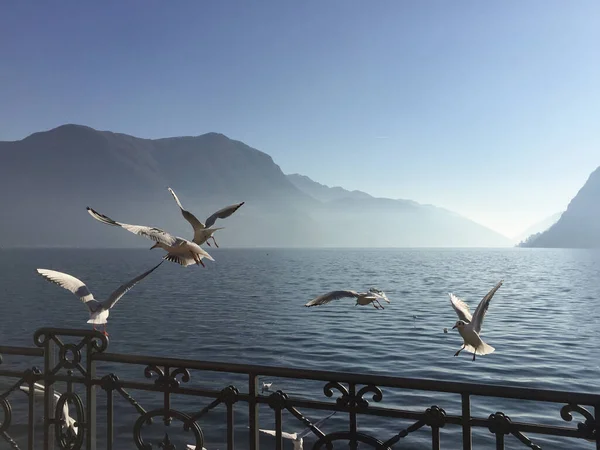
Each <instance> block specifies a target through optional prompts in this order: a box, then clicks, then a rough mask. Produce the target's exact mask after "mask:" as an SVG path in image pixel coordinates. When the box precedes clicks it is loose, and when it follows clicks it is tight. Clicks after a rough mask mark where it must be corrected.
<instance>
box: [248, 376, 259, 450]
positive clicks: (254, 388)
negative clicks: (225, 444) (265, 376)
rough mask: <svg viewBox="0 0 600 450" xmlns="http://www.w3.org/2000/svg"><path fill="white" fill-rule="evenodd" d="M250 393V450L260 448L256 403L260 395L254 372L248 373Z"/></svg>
mask: <svg viewBox="0 0 600 450" xmlns="http://www.w3.org/2000/svg"><path fill="white" fill-rule="evenodd" d="M248 393H249V394H250V399H249V400H248V409H249V411H248V422H249V423H248V425H249V426H250V436H249V440H250V442H249V444H250V445H249V448H250V450H258V448H259V447H258V444H259V442H258V439H259V437H258V404H257V403H256V397H257V395H258V377H257V376H256V375H255V374H253V373H251V374H249V375H248Z"/></svg>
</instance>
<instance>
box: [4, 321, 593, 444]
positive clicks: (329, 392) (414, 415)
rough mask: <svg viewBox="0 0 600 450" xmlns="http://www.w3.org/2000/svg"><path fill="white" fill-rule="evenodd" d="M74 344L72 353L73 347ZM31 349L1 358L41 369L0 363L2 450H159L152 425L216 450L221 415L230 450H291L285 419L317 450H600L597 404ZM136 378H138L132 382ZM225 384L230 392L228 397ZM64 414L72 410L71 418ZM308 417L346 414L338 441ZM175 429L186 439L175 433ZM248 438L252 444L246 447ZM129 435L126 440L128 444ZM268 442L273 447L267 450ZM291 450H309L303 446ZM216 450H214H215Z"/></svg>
mask: <svg viewBox="0 0 600 450" xmlns="http://www.w3.org/2000/svg"><path fill="white" fill-rule="evenodd" d="M67 340H71V341H74V342H67ZM34 343H35V347H33V348H24V347H8V346H0V355H4V359H6V355H19V356H20V357H23V358H33V359H35V360H37V361H38V363H37V364H34V365H29V366H28V365H26V364H27V363H23V362H16V361H15V362H12V361H11V363H10V364H7V361H3V362H2V365H1V366H0V369H1V370H0V380H2V381H4V382H6V380H9V382H8V384H6V383H5V387H6V389H4V388H3V390H4V391H3V393H2V394H0V409H2V411H3V417H2V418H1V419H2V422H1V425H0V436H1V437H0V442H2V441H4V442H5V444H2V445H0V448H2V446H5V445H6V443H7V444H8V445H10V448H14V449H19V448H28V449H30V450H31V449H34V448H36V449H37V448H43V449H44V450H48V449H54V448H60V449H73V450H74V449H80V448H85V449H88V450H90V449H97V448H106V449H109V450H110V449H116V448H138V449H150V448H152V445H151V441H152V439H150V438H146V439H144V437H143V435H144V433H145V431H146V430H148V429H149V428H150V426H151V424H152V423H153V420H152V419H153V418H161V419H162V422H163V427H164V429H165V430H167V432H166V433H165V432H164V431H162V432H161V434H160V437H156V436H155V438H154V441H153V442H154V443H155V444H158V448H162V449H165V450H167V449H175V448H186V446H187V445H186V444H175V442H174V438H173V436H174V433H173V432H175V431H176V432H178V433H181V434H183V435H184V438H185V441H186V442H187V443H188V444H191V445H195V446H196V448H197V449H201V448H202V447H203V446H205V445H207V444H205V436H204V433H203V426H204V423H205V421H206V419H207V417H208V416H209V412H211V411H217V410H218V409H219V408H221V409H223V408H224V411H221V413H223V412H224V413H225V420H223V421H222V422H223V425H224V424H225V422H226V426H224V427H223V428H224V434H225V436H224V438H223V442H224V443H225V445H226V446H227V449H229V450H232V449H234V448H236V449H244V448H249V449H251V450H257V449H259V448H261V449H264V448H272V447H273V446H274V447H275V448H276V449H278V450H280V449H282V448H283V431H282V428H283V422H284V418H285V419H287V420H291V419H293V420H296V421H297V422H298V425H300V424H302V425H304V426H305V427H308V433H307V434H308V436H310V437H311V438H312V439H313V440H314V441H316V442H314V443H313V444H312V446H311V448H312V449H325V448H327V449H329V448H334V446H335V448H348V446H349V448H351V449H356V448H359V447H360V448H374V449H381V450H383V449H391V448H393V447H394V445H395V444H397V443H398V446H397V448H399V447H401V448H424V447H423V445H425V443H426V446H427V448H429V447H431V448H433V449H439V448H442V436H441V435H442V433H441V429H442V428H445V429H446V430H448V432H449V431H450V429H451V428H454V429H455V430H456V432H455V433H454V434H455V436H454V439H455V440H454V441H452V442H453V443H452V442H451V441H448V444H446V445H448V446H447V447H446V448H460V445H461V442H462V448H463V449H465V450H467V449H471V448H473V443H472V436H473V431H474V430H485V431H486V433H487V435H488V436H489V437H490V438H493V440H495V444H493V443H492V442H493V441H488V445H487V446H485V447H484V448H490V447H489V445H490V444H491V445H492V447H493V445H495V447H496V448H497V449H503V448H505V447H504V446H505V439H506V440H507V443H508V442H509V440H510V442H511V445H517V446H518V447H519V446H523V447H524V448H525V447H528V448H533V449H539V448H542V446H541V445H538V444H536V443H534V442H535V439H530V437H528V436H530V435H536V437H540V439H541V438H542V437H543V436H545V442H546V443H548V442H549V443H550V444H549V445H550V446H552V445H553V444H552V439H563V438H560V437H564V438H567V439H568V440H569V443H568V444H565V445H558V444H557V445H556V446H555V448H565V449H566V448H569V449H578V448H594V447H595V448H596V449H600V437H599V436H598V428H599V422H600V416H599V414H598V412H599V411H600V396H599V395H591V394H580V393H572V392H558V391H548V390H536V389H527V388H516V387H506V386H494V385H483V384H468V383H457V382H441V381H434V380H422V379H407V378H397V377H386V376H373V375H359V374H351V373H337V372H328V371H312V370H298V369H290V368H281V367H264V366H252V365H241V364H226V363H210V362H203V361H193V360H183V359H173V358H158V357H152V356H139V355H124V354H115V353H109V352H107V351H106V350H107V348H108V338H106V337H105V336H104V335H103V334H101V333H99V332H96V331H87V330H67V329H56V328H43V329H40V330H38V331H37V332H36V333H35V335H34ZM42 359H43V361H42ZM7 366H10V368H7ZM100 366H102V368H100ZM104 366H107V367H106V368H104ZM115 366H116V367H118V368H122V367H128V368H134V369H135V370H138V371H139V373H140V374H141V372H142V371H143V373H144V375H145V378H146V379H150V381H139V380H136V379H121V378H120V377H119V376H118V375H117V374H116V373H114V371H115ZM142 367H143V370H142ZM100 369H102V370H100ZM100 372H106V373H105V374H103V373H100ZM129 372H131V373H134V372H132V371H131V370H130V371H129ZM196 373H199V374H205V373H212V374H216V375H213V376H212V382H210V383H209V382H208V381H206V383H204V380H205V379H206V380H208V379H209V378H210V377H209V378H205V377H204V376H202V375H200V377H199V378H200V380H199V384H198V385H195V386H192V385H191V384H192V383H190V380H191V379H192V376H194V374H196ZM227 377H230V378H231V377H237V379H238V381H239V380H241V381H240V382H239V383H238V384H237V385H233V384H225V382H224V381H223V380H225V379H226V378H227ZM240 377H242V378H240ZM259 377H271V378H273V377H276V379H285V380H296V381H298V380H306V382H308V383H313V385H315V386H318V385H320V386H321V387H320V388H319V389H318V392H308V391H304V390H303V391H302V394H301V395H298V394H294V393H293V392H291V391H288V392H287V393H286V392H285V391H284V390H276V391H274V392H268V391H267V392H266V393H265V392H264V390H265V387H264V386H263V387H261V386H259ZM220 382H221V383H223V384H222V385H221V386H220V387H219V383H220ZM35 383H40V384H43V385H44V386H45V387H46V388H45V390H44V391H43V394H40V395H42V396H43V408H42V411H37V409H38V408H36V407H35V405H36V400H35V398H36V395H33V393H34V392H35V388H36V384H35ZM60 384H64V385H66V389H64V390H63V391H64V392H62V393H60V390H59V389H58V386H59V385H60ZM282 384H285V383H282ZM215 385H216V386H217V388H215ZM55 389H56V390H57V392H56V394H55V391H54V390H55ZM394 389H395V390H402V391H405V390H411V391H421V392H427V393H428V397H427V400H431V402H430V403H429V405H432V404H433V403H435V405H433V406H429V407H424V408H420V409H419V408H411V409H402V408H400V407H399V406H398V405H394V404H389V405H388V404H387V403H386V402H385V401H383V400H384V396H385V395H387V394H386V392H388V391H391V390H394ZM134 390H135V391H139V392H147V393H149V394H150V393H154V394H155V396H156V395H158V396H160V398H161V403H162V405H161V407H159V408H156V409H152V410H146V409H144V407H143V406H142V403H143V402H142V400H140V399H139V398H138V399H137V400H136V399H135V398H134V397H133V396H132V395H131V393H130V392H132V391H134ZM19 391H23V392H25V393H26V394H27V395H26V396H20V395H19V397H20V398H22V399H26V401H25V400H24V402H25V403H26V407H23V408H22V409H23V410H22V411H20V412H21V413H22V414H21V415H22V416H23V418H24V419H23V420H25V421H26V424H25V425H24V426H23V427H22V430H21V432H19V430H17V431H16V434H14V433H13V432H12V431H11V426H12V423H13V420H16V416H17V415H18V411H17V410H16V409H14V408H13V403H14V401H13V400H15V397H16V396H17V395H18V394H16V392H19ZM26 391H28V392H26ZM79 392H80V393H81V394H80V393H79ZM323 395H324V396H325V397H327V398H329V399H332V398H335V401H325V400H326V399H323V398H322V397H323ZM180 396H186V398H189V399H191V401H190V402H188V404H187V409H188V412H183V411H182V410H181V409H179V408H174V407H173V406H172V402H173V401H174V399H175V397H178V398H179V397H180ZM319 397H320V398H319ZM365 397H370V398H371V399H372V400H371V401H369V400H367V399H366V398H365ZM479 397H487V398H496V399H510V401H511V402H514V401H519V402H522V401H533V402H536V405H538V406H535V408H541V406H539V405H540V404H544V405H548V406H547V407H548V411H555V412H556V413H557V414H556V416H557V417H558V413H560V418H562V420H563V421H566V422H571V421H572V420H573V416H572V413H577V414H579V415H580V416H581V418H582V420H583V421H582V422H579V423H577V425H576V426H565V425H568V424H560V423H559V424H544V423H532V422H525V421H517V420H511V419H510V417H509V416H508V415H507V414H505V413H503V412H499V411H494V410H492V411H488V413H489V414H485V415H483V416H481V417H476V416H474V415H473V414H472V411H471V409H472V402H473V399H475V398H479ZM203 398H204V399H205V400H203ZM206 398H208V400H206ZM116 401H119V402H121V403H122V404H124V405H126V406H127V407H128V408H129V410H130V411H131V413H133V414H137V419H135V420H133V419H131V421H132V422H133V435H132V436H130V437H129V440H128V442H129V443H128V445H127V447H123V445H119V446H118V447H117V446H116V444H115V427H116V426H118V427H119V428H121V427H122V425H123V424H124V423H126V422H127V421H128V420H129V419H130V416H129V415H128V417H123V415H122V414H121V416H120V417H116V414H115V412H114V407H115V404H116V403H115V402H116ZM507 401H508V400H507ZM540 402H541V403H540ZM65 404H66V405H67V406H68V408H69V411H68V414H67V412H66V410H65ZM557 404H558V406H557ZM452 407H456V409H457V412H458V411H460V413H457V414H451V413H450V412H448V411H449V409H451V408H452ZM260 408H263V410H264V411H266V413H265V412H263V413H261V418H266V419H268V420H270V421H273V420H274V423H275V426H274V429H275V431H274V435H275V436H274V438H273V437H269V436H265V437H263V436H261V437H260V440H261V443H263V442H265V443H264V444H261V445H260V446H259V434H260V433H259V409H260ZM307 409H312V410H322V411H337V412H338V415H337V417H336V424H337V426H338V429H337V431H331V432H328V433H325V432H324V431H322V429H321V428H323V429H326V428H331V429H334V430H335V428H334V427H333V426H332V425H331V426H330V424H326V425H323V426H322V427H321V428H320V426H315V424H314V423H313V422H312V421H311V420H310V419H308V418H307V416H305V415H304V414H303V412H301V411H303V410H304V411H305V410H307ZM102 410H103V411H105V418H104V420H101V418H100V414H99V412H100V411H102ZM239 411H242V413H244V415H245V416H247V419H245V420H244V422H243V423H239V424H238V423H237V422H236V426H234V417H235V415H236V412H239ZM40 412H41V413H42V414H43V421H42V423H41V429H42V430H41V432H40V431H39V428H40V427H36V424H37V423H38V422H37V421H36V417H37V415H38V414H39V413H40ZM0 414H2V412H0ZM213 414H214V413H213ZM486 415H487V417H486ZM66 416H68V417H66ZM117 416H118V415H117ZM213 417H214V416H213ZM359 417H360V421H359ZM369 417H370V418H377V420H384V418H387V419H385V420H388V423H387V425H385V426H383V431H382V427H379V428H377V429H378V432H379V433H380V434H383V435H379V436H374V435H373V433H369V432H365V430H363V429H362V428H360V427H359V422H361V423H362V422H363V418H369ZM212 420H214V418H213V419H212ZM246 420H247V422H246ZM558 420H560V419H558ZM177 422H179V428H177V427H175V423H177ZM100 429H102V431H101V432H100ZM206 429H207V428H206V427H205V430H206ZM36 430H38V431H37V432H36ZM169 430H172V431H171V432H170V431H169ZM417 430H421V431H423V430H427V433H428V434H429V437H427V438H426V440H424V437H423V433H422V432H421V433H415V432H416V431H417ZM367 431H368V430H367ZM239 432H241V434H242V435H243V434H245V435H246V436H247V437H246V436H243V438H239V437H238V435H239ZM17 434H20V435H19V436H17ZM121 434H122V435H127V433H125V434H123V433H121ZM417 434H420V436H421V437H420V441H419V443H420V444H419V445H417V446H415V445H416V444H415V443H414V441H413V444H410V442H411V436H413V439H414V436H416V435H417ZM444 434H446V431H445V432H444ZM526 434H527V435H526ZM539 435H542V436H539ZM266 438H269V439H270V440H269V443H268V444H267V443H266V442H267V440H266ZM297 441H299V439H297ZM42 442H43V446H42V444H41V443H42ZM273 442H274V444H273ZM444 443H446V441H444ZM336 444H337V445H336ZM405 445H407V446H406V447H405ZM410 445H413V446H412V447H410ZM507 445H508V444H507ZM547 445H548V444H545V446H547ZM269 446H270V447H269ZM294 446H295V448H300V444H299V443H298V442H296V443H295V445H294ZM4 448H5V447H4ZM188 448H190V447H188ZM213 448H214V447H213ZM511 448H512V447H511ZM209 450H212V448H210V447H209Z"/></svg>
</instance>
